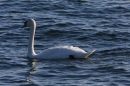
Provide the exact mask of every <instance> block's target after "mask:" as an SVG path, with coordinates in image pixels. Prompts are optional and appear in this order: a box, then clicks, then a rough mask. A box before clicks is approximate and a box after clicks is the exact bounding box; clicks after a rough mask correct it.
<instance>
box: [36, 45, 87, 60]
mask: <svg viewBox="0 0 130 86" xmlns="http://www.w3.org/2000/svg"><path fill="white" fill-rule="evenodd" d="M85 54H86V52H85V51H84V50H82V49H80V48H78V47H73V46H56V47H51V48H49V49H45V50H44V51H43V52H41V53H39V54H38V55H36V58H39V59H40V58H41V59H63V58H69V56H70V55H73V56H74V57H75V58H83V57H84V56H85Z"/></svg>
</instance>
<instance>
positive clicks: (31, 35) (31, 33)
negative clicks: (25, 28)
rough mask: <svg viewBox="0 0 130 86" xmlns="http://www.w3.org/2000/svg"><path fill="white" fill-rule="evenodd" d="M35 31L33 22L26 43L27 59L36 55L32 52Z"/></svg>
mask: <svg viewBox="0 0 130 86" xmlns="http://www.w3.org/2000/svg"><path fill="white" fill-rule="evenodd" d="M35 29H36V23H35V22H33V25H32V26H31V27H30V36H29V43H28V56H29V57H32V56H34V55H36V53H35V51H34V36H35Z"/></svg>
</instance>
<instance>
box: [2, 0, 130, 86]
mask: <svg viewBox="0 0 130 86" xmlns="http://www.w3.org/2000/svg"><path fill="white" fill-rule="evenodd" d="M28 18H34V19H35V20H36V22H37V30H36V35H35V51H36V53H39V52H40V51H42V50H44V49H46V48H49V47H52V46H56V45H73V46H78V47H80V48H82V49H84V50H93V49H96V52H95V53H94V54H93V55H91V56H90V57H89V59H87V60H78V59H77V60H38V61H36V62H35V64H33V61H30V60H28V59H27V58H26V53H27V47H28V37H29V29H21V27H22V26H23V22H24V21H25V20H26V19H28ZM0 19H1V24H0V45H1V47H0V86H130V79H129V78H130V65H129V64H130V58H129V55H130V53H129V51H130V38H129V37H130V30H129V28H130V1H129V0H17V1H11V0H1V1H0Z"/></svg>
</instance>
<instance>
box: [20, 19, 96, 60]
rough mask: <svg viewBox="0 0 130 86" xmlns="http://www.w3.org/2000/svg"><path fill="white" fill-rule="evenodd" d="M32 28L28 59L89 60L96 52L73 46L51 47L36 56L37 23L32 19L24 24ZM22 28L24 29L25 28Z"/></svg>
mask: <svg viewBox="0 0 130 86" xmlns="http://www.w3.org/2000/svg"><path fill="white" fill-rule="evenodd" d="M26 26H28V27H30V37H29V44H28V53H27V57H29V58H36V59H65V58H70V59H75V58H87V57H88V56H89V55H90V54H92V53H93V52H94V51H95V50H93V51H90V52H85V51H84V50H82V49H80V48H78V47H73V46H56V47H51V48H49V49H45V50H43V51H42V52H41V53H39V54H36V53H35V51H34V46H33V45H34V35H35V29H36V22H35V20H34V19H32V18H30V19H28V20H27V21H26V22H24V26H23V27H26ZM23 27H22V28H23Z"/></svg>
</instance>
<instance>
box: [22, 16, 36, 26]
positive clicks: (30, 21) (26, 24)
mask: <svg viewBox="0 0 130 86" xmlns="http://www.w3.org/2000/svg"><path fill="white" fill-rule="evenodd" d="M33 25H36V22H35V20H34V19H32V18H30V19H28V20H27V21H25V22H24V25H23V27H22V28H24V27H31V26H33Z"/></svg>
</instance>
